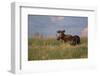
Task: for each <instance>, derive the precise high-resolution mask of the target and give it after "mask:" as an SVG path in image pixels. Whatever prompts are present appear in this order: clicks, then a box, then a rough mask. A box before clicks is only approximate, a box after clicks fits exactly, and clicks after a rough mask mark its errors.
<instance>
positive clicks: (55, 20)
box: [50, 16, 64, 22]
mask: <svg viewBox="0 0 100 76" xmlns="http://www.w3.org/2000/svg"><path fill="white" fill-rule="evenodd" d="M50 18H51V21H52V22H57V21H62V20H63V19H64V17H63V16H54V17H50Z"/></svg>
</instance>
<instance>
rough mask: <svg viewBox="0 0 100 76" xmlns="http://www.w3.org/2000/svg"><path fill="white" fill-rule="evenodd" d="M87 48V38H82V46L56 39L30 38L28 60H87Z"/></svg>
mask: <svg viewBox="0 0 100 76" xmlns="http://www.w3.org/2000/svg"><path fill="white" fill-rule="evenodd" d="M87 48H88V47H87V38H81V44H80V45H76V46H72V45H69V44H67V43H64V42H63V41H57V40H56V39H54V38H42V39H41V38H29V39H28V60H52V59H74V58H87V57H88V50H87Z"/></svg>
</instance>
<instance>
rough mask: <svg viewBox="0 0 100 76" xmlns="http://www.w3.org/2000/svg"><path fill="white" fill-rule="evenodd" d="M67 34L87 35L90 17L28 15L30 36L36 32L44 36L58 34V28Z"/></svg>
mask: <svg viewBox="0 0 100 76" xmlns="http://www.w3.org/2000/svg"><path fill="white" fill-rule="evenodd" d="M63 29H64V30H65V31H66V32H65V34H71V35H79V36H87V31H88V17H79V16H50V15H28V37H34V35H35V34H36V33H39V34H42V35H43V36H46V37H47V36H56V33H57V30H63Z"/></svg>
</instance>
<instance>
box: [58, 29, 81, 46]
mask: <svg viewBox="0 0 100 76" xmlns="http://www.w3.org/2000/svg"><path fill="white" fill-rule="evenodd" d="M57 34H58V35H57V40H63V41H64V42H65V43H67V42H69V43H70V45H77V44H80V37H79V36H78V35H74V36H72V35H70V34H67V35H66V34H65V30H58V31H57Z"/></svg>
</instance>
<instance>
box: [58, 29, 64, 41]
mask: <svg viewBox="0 0 100 76" xmlns="http://www.w3.org/2000/svg"><path fill="white" fill-rule="evenodd" d="M64 33H65V30H58V31H57V35H56V36H57V40H60V39H62V38H63V37H64V36H65V34H64Z"/></svg>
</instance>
